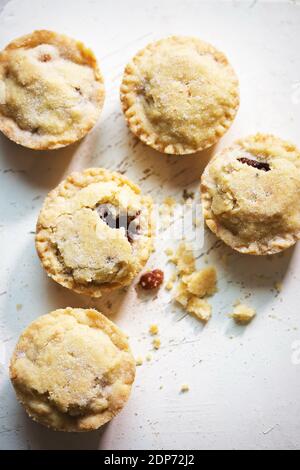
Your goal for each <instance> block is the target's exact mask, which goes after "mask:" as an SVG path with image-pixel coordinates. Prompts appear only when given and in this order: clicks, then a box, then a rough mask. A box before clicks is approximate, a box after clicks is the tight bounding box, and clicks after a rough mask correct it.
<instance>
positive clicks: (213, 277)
mask: <svg viewBox="0 0 300 470" xmlns="http://www.w3.org/2000/svg"><path fill="white" fill-rule="evenodd" d="M183 282H184V283H185V284H186V286H187V290H188V291H189V292H190V293H191V294H194V295H196V296H197V297H200V298H203V297H206V296H210V295H213V294H215V293H216V291H217V271H216V269H215V268H214V267H212V266H210V267H207V268H204V269H202V270H201V271H195V272H194V273H192V274H190V275H189V276H184V277H183Z"/></svg>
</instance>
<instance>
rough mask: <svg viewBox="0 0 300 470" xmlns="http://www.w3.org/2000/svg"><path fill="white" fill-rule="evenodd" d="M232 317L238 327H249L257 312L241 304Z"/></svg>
mask: <svg viewBox="0 0 300 470" xmlns="http://www.w3.org/2000/svg"><path fill="white" fill-rule="evenodd" d="M230 316H231V318H233V320H234V321H235V322H236V323H237V324H238V325H248V323H250V322H251V321H252V320H253V318H254V317H255V316H256V312H255V310H254V309H253V308H250V307H247V305H243V304H239V305H237V306H236V307H235V309H234V311H233V313H232V314H231V315H230Z"/></svg>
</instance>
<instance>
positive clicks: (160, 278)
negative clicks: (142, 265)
mask: <svg viewBox="0 0 300 470" xmlns="http://www.w3.org/2000/svg"><path fill="white" fill-rule="evenodd" d="M163 282H164V273H163V272H162V271H161V270H160V269H154V270H153V271H150V272H148V273H145V274H143V275H142V277H141V279H140V282H139V285H140V286H141V287H142V288H143V289H145V290H152V289H157V288H158V287H160V286H161V285H162V283H163Z"/></svg>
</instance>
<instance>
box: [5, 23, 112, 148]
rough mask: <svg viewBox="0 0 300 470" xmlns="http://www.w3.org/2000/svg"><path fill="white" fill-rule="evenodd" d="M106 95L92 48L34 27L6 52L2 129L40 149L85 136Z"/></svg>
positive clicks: (17, 141)
mask: <svg viewBox="0 0 300 470" xmlns="http://www.w3.org/2000/svg"><path fill="white" fill-rule="evenodd" d="M103 101H104V86H103V78H102V75H101V73H100V71H99V68H98V65H97V61H96V58H95V56H94V55H93V53H92V51H90V50H89V49H87V48H86V47H85V46H84V45H83V44H82V43H80V42H78V41H75V40H74V39H70V38H68V37H66V36H64V35H61V34H57V33H54V32H52V31H44V30H42V31H34V32H33V33H31V34H28V35H27V36H23V37H21V38H19V39H16V40H15V41H13V42H12V43H10V44H9V45H8V46H7V47H6V48H5V49H4V50H3V51H2V52H1V53H0V130H1V131H2V132H3V133H4V134H5V135H6V136H7V137H8V138H9V139H11V140H13V141H14V142H16V143H18V144H21V145H23V146H25V147H29V148H31V149H36V150H45V149H57V148H60V147H65V146H66V145H69V144H72V143H73V142H76V141H77V140H79V139H82V138H83V137H84V136H85V135H86V134H87V133H88V132H89V131H90V130H91V129H92V128H93V127H94V125H95V124H96V122H97V120H98V118H99V115H100V112H101V109H102V106H103Z"/></svg>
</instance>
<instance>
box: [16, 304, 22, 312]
mask: <svg viewBox="0 0 300 470" xmlns="http://www.w3.org/2000/svg"><path fill="white" fill-rule="evenodd" d="M22 308H23V305H22V304H17V305H16V309H17V311H18V312H19V311H20V310H22Z"/></svg>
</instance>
